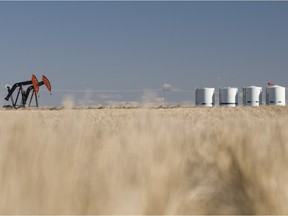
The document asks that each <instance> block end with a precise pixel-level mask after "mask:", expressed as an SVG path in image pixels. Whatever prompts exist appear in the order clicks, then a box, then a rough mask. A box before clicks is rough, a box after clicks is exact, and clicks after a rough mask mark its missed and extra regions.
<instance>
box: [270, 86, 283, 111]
mask: <svg viewBox="0 0 288 216" xmlns="http://www.w3.org/2000/svg"><path fill="white" fill-rule="evenodd" d="M285 100H286V98H285V87H282V86H279V85H272V86H268V87H267V88H266V104H267V105H278V106H285Z"/></svg>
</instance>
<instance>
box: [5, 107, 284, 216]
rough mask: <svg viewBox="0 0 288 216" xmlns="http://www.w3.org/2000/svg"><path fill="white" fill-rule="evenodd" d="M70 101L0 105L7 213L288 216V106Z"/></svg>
mask: <svg viewBox="0 0 288 216" xmlns="http://www.w3.org/2000/svg"><path fill="white" fill-rule="evenodd" d="M65 107H66V108H65ZM65 107H64V109H60V110H36V109H31V110H30V109H28V110H25V109H20V110H5V109H1V110H0V121H1V123H2V124H1V125H0V137H1V142H0V191H1V194H0V214H288V207H287V205H286V203H287V201H288V185H287V184H288V183H287V182H288V175H287V172H286V164H287V162H288V148H287V140H288V132H287V131H288V108H287V107H286V106H285V107H270V106H261V107H240V106H239V107H234V108H232V107H213V108H200V107H193V108H181V107H180V108H179V107H178V108H173V109H172V108H159V109H147V108H137V109H127V108H126V109H125V108H122V109H121V108H114V109H113V108H107V109H106V108H103V109H69V106H65ZM70 108H71V106H70Z"/></svg>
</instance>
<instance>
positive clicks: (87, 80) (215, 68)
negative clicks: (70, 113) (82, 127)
mask: <svg viewBox="0 0 288 216" xmlns="http://www.w3.org/2000/svg"><path fill="white" fill-rule="evenodd" d="M0 29H1V31H0V45H1V46H0V61H1V64H0V74H1V77H0V85H1V86H4V85H5V84H13V83H14V82H16V81H22V80H27V79H30V77H31V75H32V74H36V75H37V76H38V78H40V77H41V75H42V74H45V75H46V76H47V77H48V78H49V79H50V81H51V83H52V87H53V89H55V90H142V89H159V88H160V89H161V88H162V86H163V84H164V83H169V84H171V85H172V87H173V88H175V89H181V90H191V91H193V90H194V88H195V87H204V86H209V87H216V88H218V87H221V86H222V87H224V86H236V87H239V88H240V87H242V86H245V85H258V86H263V87H264V86H265V84H266V83H267V82H268V81H273V82H275V83H277V84H279V85H283V86H287V83H288V76H287V75H288V59H287V57H288V2H193V1H192V2H0ZM3 91H4V93H3ZM5 94H6V92H5V89H4V88H2V89H1V95H5ZM42 94H43V95H44V96H45V97H46V93H45V91H43V93H42ZM65 94H68V93H67V92H61V91H55V92H54V93H53V95H52V96H47V97H46V98H45V97H44V98H45V99H43V100H44V103H48V104H52V103H53V104H58V103H61V99H62V98H63V95H65ZM69 94H71V95H73V97H74V98H75V99H76V100H79V99H81V97H83V94H81V93H76V92H69ZM125 94H126V95H125ZM190 94H192V93H182V94H180V93H178V94H176V93H175V95H174V96H173V97H174V98H173V100H179V101H181V100H183V101H185V100H187V101H189V100H192V99H191V98H192V97H193V96H191V97H190ZM47 95H48V94H47ZM127 95H128V96H127ZM139 95H140V93H139V92H136V93H135V94H133V93H129V94H128V93H123V92H118V93H117V92H116V93H115V92H114V93H113V95H112V93H111V94H110V96H111V97H109V95H107V94H104V93H103V94H100V93H99V94H98V93H97V92H94V93H93V94H91V95H90V96H89V97H91V98H92V99H91V100H92V101H95V103H97V102H100V101H101V100H100V99H103V100H104V99H105V97H106V96H107V98H106V99H107V100H108V99H111V100H119V101H131V100H136V101H137V100H139V97H140V96H141V95H140V96H139ZM125 97H126V98H125ZM171 97H172V96H171ZM3 103H4V99H3V102H2V104H3Z"/></svg>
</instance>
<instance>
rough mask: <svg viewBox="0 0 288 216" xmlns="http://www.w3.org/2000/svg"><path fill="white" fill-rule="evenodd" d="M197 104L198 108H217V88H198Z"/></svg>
mask: <svg viewBox="0 0 288 216" xmlns="http://www.w3.org/2000/svg"><path fill="white" fill-rule="evenodd" d="M195 104H196V105H197V106H207V107H212V106H215V88H196V90H195Z"/></svg>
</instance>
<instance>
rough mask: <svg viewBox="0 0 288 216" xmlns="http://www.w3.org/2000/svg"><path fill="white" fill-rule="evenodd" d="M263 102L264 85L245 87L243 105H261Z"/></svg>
mask: <svg viewBox="0 0 288 216" xmlns="http://www.w3.org/2000/svg"><path fill="white" fill-rule="evenodd" d="M261 104H262V87H258V86H248V87H243V105H245V106H259V105H261Z"/></svg>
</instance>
